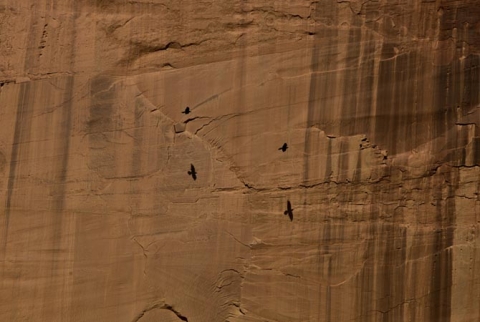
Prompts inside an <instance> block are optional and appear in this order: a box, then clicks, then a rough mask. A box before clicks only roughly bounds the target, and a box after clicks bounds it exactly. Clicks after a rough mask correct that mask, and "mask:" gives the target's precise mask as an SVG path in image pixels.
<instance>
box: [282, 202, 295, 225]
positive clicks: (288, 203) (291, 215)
mask: <svg viewBox="0 0 480 322" xmlns="http://www.w3.org/2000/svg"><path fill="white" fill-rule="evenodd" d="M283 214H284V215H288V218H290V221H293V208H292V204H291V203H290V200H287V210H285V211H284V212H283Z"/></svg>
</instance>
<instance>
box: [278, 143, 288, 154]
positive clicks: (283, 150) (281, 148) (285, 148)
mask: <svg viewBox="0 0 480 322" xmlns="http://www.w3.org/2000/svg"><path fill="white" fill-rule="evenodd" d="M278 149H279V150H282V152H285V151H287V149H288V145H287V143H283V145H282V146H281V147H280V148H278Z"/></svg>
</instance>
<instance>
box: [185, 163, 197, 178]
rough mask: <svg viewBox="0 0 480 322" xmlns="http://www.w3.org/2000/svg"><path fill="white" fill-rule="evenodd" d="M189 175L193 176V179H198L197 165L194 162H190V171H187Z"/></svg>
mask: <svg viewBox="0 0 480 322" xmlns="http://www.w3.org/2000/svg"><path fill="white" fill-rule="evenodd" d="M187 173H188V175H190V176H192V178H193V180H197V171H195V167H194V166H193V164H190V171H188V172H187Z"/></svg>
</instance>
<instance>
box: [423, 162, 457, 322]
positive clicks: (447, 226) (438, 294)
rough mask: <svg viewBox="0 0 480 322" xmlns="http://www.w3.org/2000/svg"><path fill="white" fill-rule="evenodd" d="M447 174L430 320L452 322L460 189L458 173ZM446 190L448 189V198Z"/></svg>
mask: <svg viewBox="0 0 480 322" xmlns="http://www.w3.org/2000/svg"><path fill="white" fill-rule="evenodd" d="M453 171H454V172H450V173H448V174H445V176H448V180H446V181H447V182H446V183H447V187H446V188H444V184H445V182H437V183H436V187H435V196H434V200H435V202H436V216H437V218H436V230H435V235H434V236H433V249H432V254H434V255H433V260H432V268H431V269H432V275H431V276H432V280H431V286H430V293H431V296H430V321H438V322H449V321H450V317H451V306H452V298H451V297H452V275H453V274H452V273H453V272H452V267H453V263H452V248H451V247H452V246H453V237H454V230H455V229H454V225H455V198H454V197H455V191H456V190H457V188H458V177H457V176H458V175H457V173H456V172H457V171H458V170H456V169H455V170H453ZM444 189H445V190H447V196H446V198H445V197H444V196H443V195H444Z"/></svg>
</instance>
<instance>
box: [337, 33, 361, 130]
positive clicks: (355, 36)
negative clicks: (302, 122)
mask: <svg viewBox="0 0 480 322" xmlns="http://www.w3.org/2000/svg"><path fill="white" fill-rule="evenodd" d="M361 41H362V37H361V33H360V29H359V28H354V29H350V30H349V34H348V45H347V57H346V58H345V59H346V61H347V66H348V65H349V63H350V61H351V60H355V59H357V60H359V59H360V57H361V55H360V46H359V43H360V42H361ZM351 65H352V66H353V65H354V64H353V63H351ZM361 72H362V70H361V69H360V68H347V70H346V71H345V76H344V77H345V78H344V80H343V97H344V99H343V101H342V106H341V107H340V109H341V115H342V116H343V115H345V116H346V119H343V118H342V121H343V122H342V123H341V124H340V133H341V135H353V134H354V131H355V128H356V126H357V122H359V121H360V120H362V119H363V118H361V117H358V115H357V114H356V110H357V104H358V102H357V90H356V89H357V82H359V78H361V76H362V75H361Z"/></svg>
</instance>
